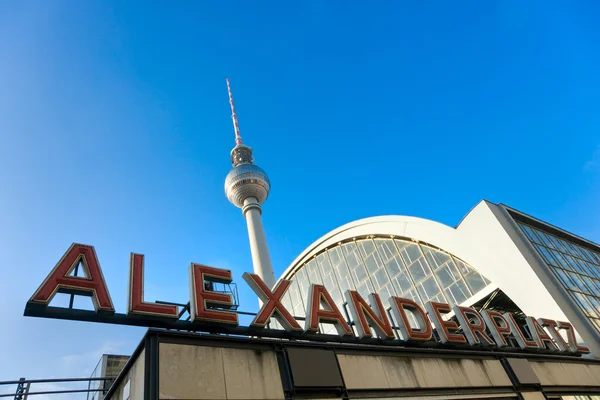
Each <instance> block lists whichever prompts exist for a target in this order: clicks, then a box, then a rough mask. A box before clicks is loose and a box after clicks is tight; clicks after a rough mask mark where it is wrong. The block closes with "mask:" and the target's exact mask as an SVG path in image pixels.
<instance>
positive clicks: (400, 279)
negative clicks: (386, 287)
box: [392, 272, 413, 293]
mask: <svg viewBox="0 0 600 400" xmlns="http://www.w3.org/2000/svg"><path fill="white" fill-rule="evenodd" d="M392 283H393V285H394V287H395V288H396V292H397V293H404V292H405V291H407V290H409V289H411V288H413V284H412V282H411V281H410V278H409V277H408V275H407V274H406V272H403V273H401V274H398V275H396V276H395V277H394V278H393V279H392Z"/></svg>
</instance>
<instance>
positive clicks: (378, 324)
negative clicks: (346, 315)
mask: <svg viewBox="0 0 600 400" xmlns="http://www.w3.org/2000/svg"><path fill="white" fill-rule="evenodd" d="M369 300H370V302H371V304H373V305H374V306H375V308H376V310H373V309H372V308H371V307H369V305H368V304H367V302H366V301H365V299H363V298H362V296H361V295H360V294H358V292H357V291H356V290H347V291H346V301H347V302H348V306H349V308H350V315H352V320H353V321H354V324H355V326H356V330H357V331H358V337H360V338H363V337H372V336H373V335H372V334H371V328H370V327H369V326H372V327H373V329H374V330H375V333H376V334H377V337H379V338H380V339H395V338H396V335H394V330H393V329H392V324H390V320H389V318H388V317H387V313H386V312H385V308H384V307H383V304H381V299H380V298H379V295H378V294H377V293H372V294H370V295H369ZM369 322H370V325H369Z"/></svg>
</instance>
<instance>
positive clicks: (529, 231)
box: [520, 224, 541, 244]
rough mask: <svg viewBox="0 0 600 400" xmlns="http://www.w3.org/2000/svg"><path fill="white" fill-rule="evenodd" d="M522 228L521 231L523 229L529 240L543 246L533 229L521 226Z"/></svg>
mask: <svg viewBox="0 0 600 400" xmlns="http://www.w3.org/2000/svg"><path fill="white" fill-rule="evenodd" d="M520 226H521V229H523V232H524V233H525V235H526V236H527V237H528V238H529V240H531V241H532V242H533V243H538V244H541V240H540V239H539V238H538V237H537V235H536V234H535V232H534V231H533V229H531V228H530V227H529V226H527V225H522V224H520Z"/></svg>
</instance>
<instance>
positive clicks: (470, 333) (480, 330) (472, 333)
mask: <svg viewBox="0 0 600 400" xmlns="http://www.w3.org/2000/svg"><path fill="white" fill-rule="evenodd" d="M452 311H454V315H456V318H457V319H458V322H460V326H461V327H462V328H463V332H464V333H465V336H466V337H467V340H468V341H469V344H470V345H471V346H473V345H477V344H483V345H485V346H493V345H494V341H493V340H492V338H490V337H489V336H488V334H487V333H486V332H485V322H483V320H482V319H481V316H480V315H479V313H478V312H477V311H475V310H474V309H472V308H469V307H460V306H454V307H452ZM473 320H475V321H473ZM479 338H481V339H483V343H482V342H481V340H479Z"/></svg>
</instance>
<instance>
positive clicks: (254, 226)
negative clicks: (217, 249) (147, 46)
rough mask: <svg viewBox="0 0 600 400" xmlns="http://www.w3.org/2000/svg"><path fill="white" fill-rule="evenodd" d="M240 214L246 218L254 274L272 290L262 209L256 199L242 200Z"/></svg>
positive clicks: (273, 275)
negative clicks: (242, 204) (261, 216)
mask: <svg viewBox="0 0 600 400" xmlns="http://www.w3.org/2000/svg"><path fill="white" fill-rule="evenodd" d="M242 213H243V214H244V217H246V225H247V226H248V239H249V240H250V252H251V253H252V265H253V266H254V273H255V274H257V275H258V276H260V277H261V278H262V280H263V281H264V282H265V284H266V285H267V286H268V287H270V288H271V289H272V288H273V287H275V273H274V272H273V265H272V264H271V256H270V255H269V248H268V247H267V239H266V237H265V230H264V228H263V224H262V220H261V218H260V215H261V213H262V207H261V205H260V204H259V203H258V201H257V200H256V198H254V197H248V198H246V199H245V200H244V207H242Z"/></svg>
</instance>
